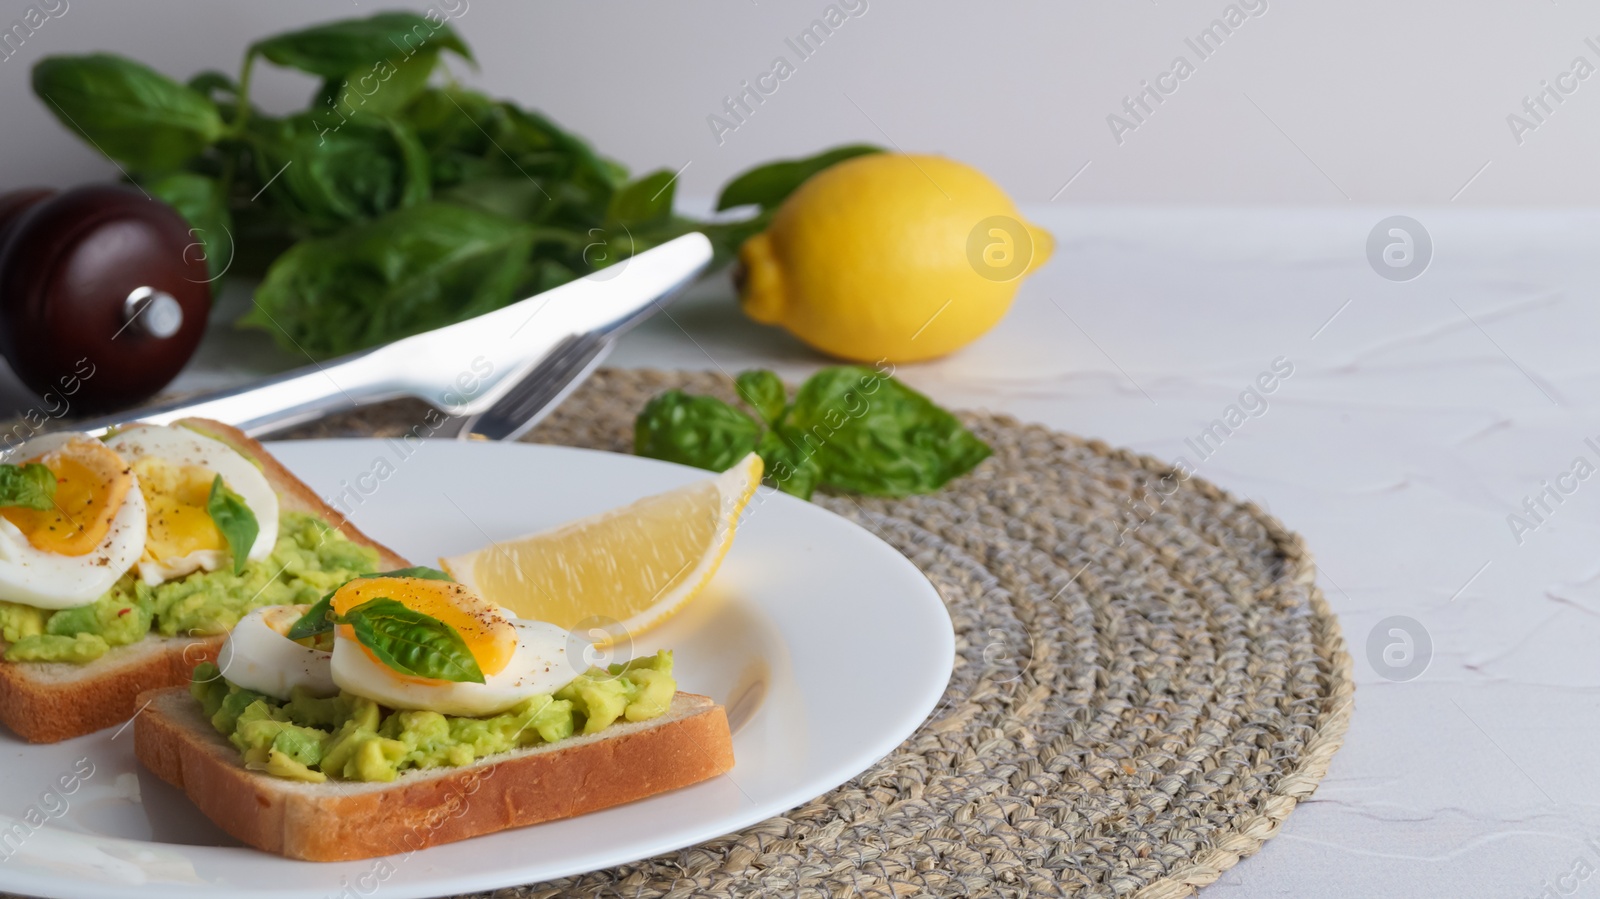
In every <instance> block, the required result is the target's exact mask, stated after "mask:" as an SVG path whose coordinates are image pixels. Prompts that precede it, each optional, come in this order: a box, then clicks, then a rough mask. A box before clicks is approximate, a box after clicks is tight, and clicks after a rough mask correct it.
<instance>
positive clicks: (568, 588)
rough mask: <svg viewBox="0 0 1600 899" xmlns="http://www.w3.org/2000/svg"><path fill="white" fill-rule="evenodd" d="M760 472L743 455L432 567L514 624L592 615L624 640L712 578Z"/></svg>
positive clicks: (580, 620) (582, 620) (590, 619)
mask: <svg viewBox="0 0 1600 899" xmlns="http://www.w3.org/2000/svg"><path fill="white" fill-rule="evenodd" d="M761 469H762V463H761V457H760V456H757V455H756V454H755V453H751V454H750V455H748V456H746V457H744V458H743V459H741V460H740V461H739V462H738V463H737V464H735V465H734V466H733V467H732V468H730V469H728V470H727V471H725V472H723V473H722V474H720V475H718V476H716V477H714V478H708V479H706V480H704V481H697V482H695V483H693V484H688V485H685V486H683V487H679V488H677V489H676V490H670V491H668V492H666V493H661V494H657V495H656V496H649V497H645V498H644V499H641V500H639V501H637V502H635V503H632V504H631V505H627V506H623V507H621V508H618V509H612V510H610V511H608V512H602V513H600V514H599V515H594V516H591V517H589V518H583V519H580V520H578V521H574V522H571V523H569V524H564V525H561V526H559V527H556V528H553V529H551V530H548V531H543V532H541V533H537V534H530V535H528V536H526V537H518V538H516V539H513V540H503V541H499V542H497V543H494V544H491V545H489V546H486V547H484V548H482V549H478V550H474V551H472V552H469V553H463V554H461V555H459V556H451V557H449V558H442V559H440V560H439V562H440V564H441V565H443V566H444V569H445V571H447V572H449V573H450V576H451V577H453V578H455V579H456V580H457V581H459V582H460V583H461V584H463V585H464V586H466V587H467V588H468V589H469V590H472V591H473V592H475V593H477V594H478V595H479V596H481V597H483V598H484V599H486V600H488V601H490V602H492V603H495V604H496V605H500V606H504V607H506V608H508V609H510V610H511V611H512V612H514V613H515V614H516V615H517V617H519V618H531V619H534V620H537V621H548V622H550V623H552V624H555V625H558V626H560V627H564V628H568V629H572V628H575V627H577V626H579V625H580V624H583V625H585V626H586V627H587V626H589V625H591V624H595V623H596V620H597V619H598V621H599V622H600V623H601V625H603V629H604V630H605V631H606V632H608V633H610V634H611V635H612V640H613V641H614V640H615V639H617V638H619V637H620V636H621V635H622V634H626V635H628V636H630V637H631V636H633V635H636V634H638V633H640V632H642V631H645V630H647V629H649V628H651V627H654V626H655V625H657V624H659V623H660V622H662V621H664V620H665V619H667V618H668V617H670V616H671V615H672V614H673V613H674V612H676V611H678V609H680V608H682V607H683V605H684V604H685V603H687V602H688V601H689V600H691V599H693V598H694V597H695V595H696V594H698V593H699V592H700V591H701V590H702V589H703V588H704V587H705V585H706V583H707V582H709V581H710V580H711V576H712V575H714V574H716V572H717V567H718V566H719V565H721V564H722V558H723V556H726V555H727V554H728V549H729V548H730V547H731V546H733V535H734V532H735V531H736V530H738V527H739V514H740V513H741V512H742V511H743V510H744V507H745V505H746V504H747V503H749V502H750V497H751V496H753V495H755V492H756V487H757V486H758V485H759V484H760V483H761ZM613 622H615V623H616V625H615V626H613V624H612V623H613Z"/></svg>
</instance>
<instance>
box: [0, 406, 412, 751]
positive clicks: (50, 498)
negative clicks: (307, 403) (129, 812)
mask: <svg viewBox="0 0 1600 899" xmlns="http://www.w3.org/2000/svg"><path fill="white" fill-rule="evenodd" d="M7 455H8V459H9V460H10V461H8V463H7V464H3V465H0V649H3V651H0V723H3V724H4V725H5V726H6V727H8V728H10V729H11V730H12V732H14V733H16V734H17V735H19V736H21V737H22V738H24V739H26V740H29V741H31V742H55V741H59V740H65V739H68V738H71V737H76V736H80V735H82V734H86V733H90V732H92V731H95V730H99V729H101V728H104V727H109V726H112V725H116V724H121V723H123V722H125V721H127V720H128V718H129V717H130V716H132V715H133V714H134V713H135V712H136V711H137V709H138V708H139V704H138V701H137V698H138V696H139V694H140V693H141V692H143V691H146V690H150V689H153V688H159V687H169V686H181V685H184V684H187V683H188V682H189V681H190V675H191V672H192V671H193V669H194V667H195V666H196V665H197V664H200V663H202V662H205V661H208V660H211V659H214V658H216V655H217V652H218V651H219V649H220V648H221V646H222V643H223V640H224V636H225V635H226V634H227V633H228V632H229V630H231V629H232V628H233V627H234V626H235V625H236V624H238V623H239V622H240V621H241V620H243V619H245V618H246V617H247V616H249V615H250V613H251V612H252V611H254V610H255V609H257V608H261V607H265V606H270V605H282V604H286V603H287V604H293V603H310V602H314V601H316V600H317V599H318V598H319V597H321V596H323V595H324V594H325V593H326V592H327V591H329V590H330V589H332V588H333V587H335V586H338V585H339V584H342V583H344V582H346V581H348V580H349V579H350V578H352V577H354V576H356V575H360V574H368V573H371V572H374V571H381V570H389V569H396V568H403V567H405V566H406V564H407V563H406V561H405V560H404V559H402V558H400V557H399V556H397V555H395V553H393V552H392V551H390V550H388V549H387V548H385V547H384V546H382V545H381V544H379V543H377V542H376V541H374V540H372V539H370V538H369V537H367V536H366V535H364V534H362V533H361V532H360V531H359V530H357V529H356V528H355V527H353V526H351V525H350V524H349V523H348V522H347V521H345V520H344V517H343V516H342V515H340V514H339V513H338V512H337V511H335V510H334V509H332V508H331V507H329V506H328V505H327V504H326V503H324V502H323V501H322V500H321V499H319V498H318V497H317V495H316V494H315V493H314V492H313V491H312V490H311V489H310V488H309V487H307V486H306V485H305V484H304V483H302V482H301V481H300V480H299V479H297V478H296V477H295V476H294V475H292V474H290V473H289V472H288V471H287V470H286V469H285V468H284V467H283V466H282V465H281V464H279V463H278V461H277V460H275V459H274V458H273V457H272V456H271V455H270V454H269V453H267V451H266V450H265V449H264V448H263V447H262V446H261V444H260V443H257V442H256V441H255V440H252V439H250V438H249V437H247V436H245V435H244V434H243V433H242V432H240V431H238V430H236V429H234V428H231V427H228V426H227V425H224V424H221V423H219V422H215V421H208V420H204V419H186V420H183V421H179V422H177V423H175V424H173V425H170V426H158V425H148V424H135V425H129V426H127V427H124V428H121V429H119V430H117V431H115V432H113V433H112V434H110V435H108V436H106V437H105V438H103V439H96V438H92V437H89V436H88V435H85V434H81V433H63V434H48V435H45V436H42V437H38V438H34V439H32V440H29V441H27V442H26V443H24V444H22V445H20V446H18V447H17V448H16V449H15V450H13V451H11V452H10V453H8V454H7Z"/></svg>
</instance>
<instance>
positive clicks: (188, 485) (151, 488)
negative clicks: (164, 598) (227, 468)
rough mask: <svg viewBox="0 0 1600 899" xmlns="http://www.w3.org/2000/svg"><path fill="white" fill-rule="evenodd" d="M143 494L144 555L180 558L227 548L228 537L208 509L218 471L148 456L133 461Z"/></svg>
mask: <svg viewBox="0 0 1600 899" xmlns="http://www.w3.org/2000/svg"><path fill="white" fill-rule="evenodd" d="M133 471H134V474H137V475H138V476H139V490H140V492H142V493H143V494H144V503H145V519H146V521H147V522H148V524H147V525H146V532H145V540H144V554H145V558H148V559H154V560H156V561H158V562H160V561H165V560H167V559H181V558H183V557H184V556H187V555H188V554H190V553H192V552H196V551H198V550H220V549H226V548H227V545H228V543H227V540H225V539H224V538H223V536H222V532H221V531H220V530H218V529H217V523H216V522H214V521H212V520H211V513H210V511H208V510H207V509H206V501H207V500H208V499H210V497H211V483H212V482H213V481H215V480H216V478H217V475H216V472H214V471H212V470H210V469H209V468H204V467H202V466H199V465H176V464H173V463H171V462H168V461H167V460H165V459H158V458H155V457H154V456H145V457H144V458H142V459H140V460H138V461H137V462H134V463H133Z"/></svg>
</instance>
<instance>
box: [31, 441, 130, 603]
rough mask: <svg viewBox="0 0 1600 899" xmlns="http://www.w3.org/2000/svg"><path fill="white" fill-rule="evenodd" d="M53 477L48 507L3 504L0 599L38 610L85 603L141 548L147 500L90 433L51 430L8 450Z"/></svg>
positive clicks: (125, 466)
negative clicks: (57, 432)
mask: <svg viewBox="0 0 1600 899" xmlns="http://www.w3.org/2000/svg"><path fill="white" fill-rule="evenodd" d="M7 461H8V462H11V463H12V464H23V463H27V462H38V463H40V464H42V465H44V466H45V467H46V468H48V469H50V471H51V472H52V473H53V474H54V475H55V476H56V492H55V500H54V503H53V506H54V508H51V509H43V510H40V509H30V508H25V507H21V506H7V507H5V508H0V599H5V600H9V601H11V602H19V603H25V604H27V605H30V606H35V607H37V608H41V609H66V608H71V607H73V606H81V605H87V604H89V603H91V602H94V601H95V600H96V599H99V598H100V596H101V594H103V593H105V592H106V591H107V590H110V589H111V586H112V585H113V584H115V583H116V581H117V578H119V577H122V575H123V572H126V571H127V570H128V569H129V568H131V567H132V566H133V564H134V562H135V561H137V560H138V558H139V555H140V553H141V552H142V551H143V549H144V535H145V505H144V500H143V498H142V496H141V495H140V493H139V490H138V484H137V479H136V478H135V476H134V473H133V471H132V470H131V469H130V468H129V466H128V464H127V463H126V462H125V461H124V460H123V459H122V458H121V457H120V456H118V455H117V453H116V452H115V451H113V450H111V449H110V448H108V447H107V446H106V445H105V444H103V443H101V442H100V441H98V440H95V439H94V438H92V437H90V436H88V435H87V434H75V433H68V434H49V435H46V436H44V437H38V438H35V439H33V440H30V441H28V442H26V443H24V444H22V445H21V446H19V447H17V449H16V450H15V451H14V452H13V453H12V454H11V457H10V458H9V459H8V460H7Z"/></svg>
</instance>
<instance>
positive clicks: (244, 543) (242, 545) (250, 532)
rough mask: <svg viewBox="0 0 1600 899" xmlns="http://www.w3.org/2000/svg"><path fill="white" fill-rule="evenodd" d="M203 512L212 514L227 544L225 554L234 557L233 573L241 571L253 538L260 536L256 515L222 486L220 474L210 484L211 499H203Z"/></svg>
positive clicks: (259, 526) (237, 496)
mask: <svg viewBox="0 0 1600 899" xmlns="http://www.w3.org/2000/svg"><path fill="white" fill-rule="evenodd" d="M206 511H207V512H209V513H211V520H212V521H213V522H215V523H216V525H217V530H219V531H221V532H222V539H224V540H226V541H228V552H230V553H232V554H233V573H234V574H238V573H239V572H241V571H244V565H245V562H246V561H247V557H248V556H249V555H250V547H252V546H254V545H255V542H256V536H257V535H258V534H260V533H261V525H260V524H259V523H258V522H257V521H256V514H255V513H254V512H252V511H250V507H249V506H247V505H245V503H244V499H243V498H242V497H240V496H239V494H237V493H234V492H233V491H232V490H230V489H228V485H227V484H224V483H222V475H220V474H219V475H217V477H216V480H214V481H212V482H211V495H210V496H208V497H206Z"/></svg>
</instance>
